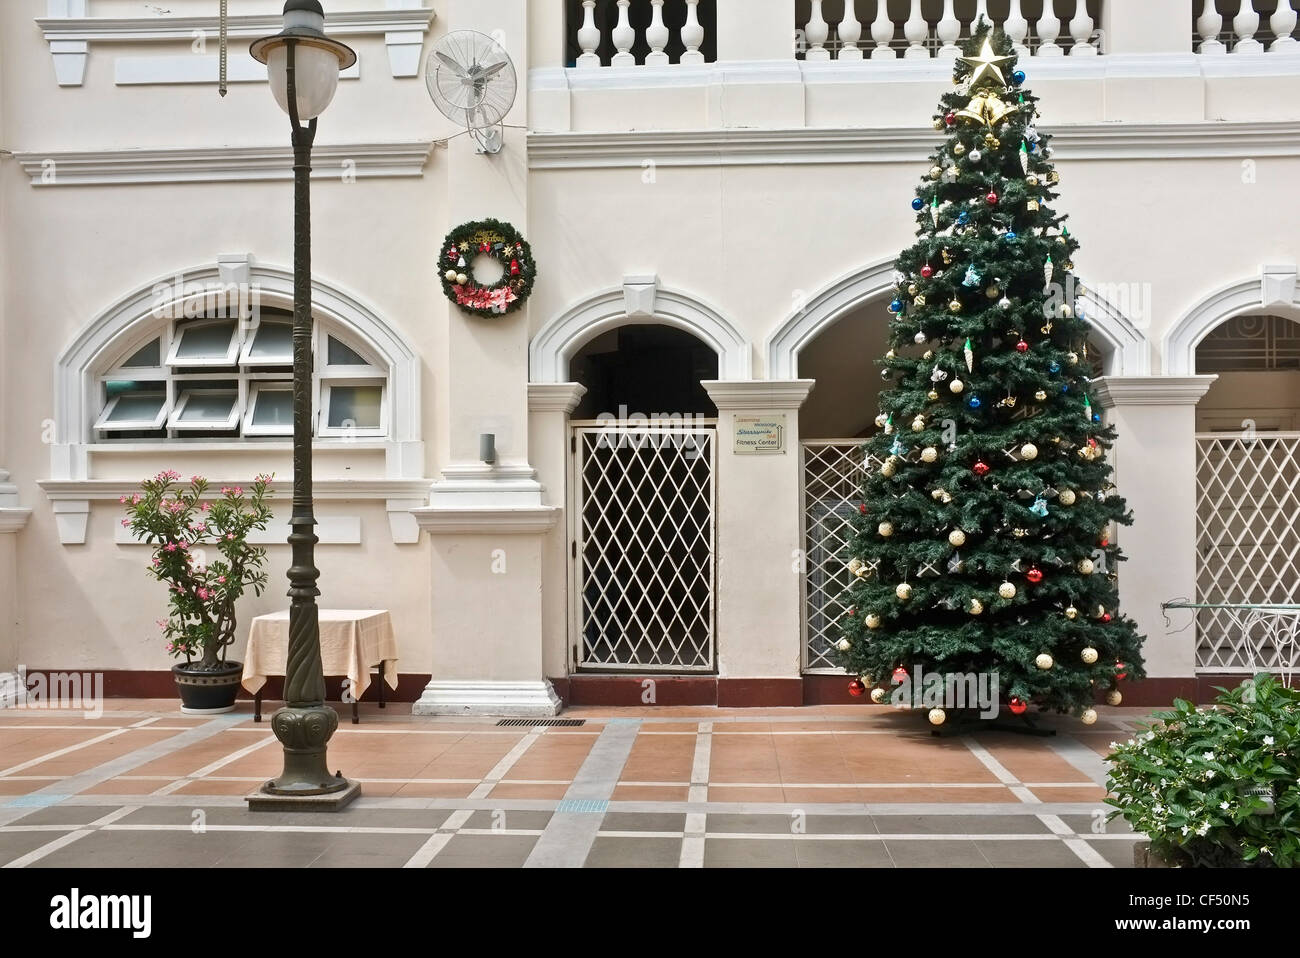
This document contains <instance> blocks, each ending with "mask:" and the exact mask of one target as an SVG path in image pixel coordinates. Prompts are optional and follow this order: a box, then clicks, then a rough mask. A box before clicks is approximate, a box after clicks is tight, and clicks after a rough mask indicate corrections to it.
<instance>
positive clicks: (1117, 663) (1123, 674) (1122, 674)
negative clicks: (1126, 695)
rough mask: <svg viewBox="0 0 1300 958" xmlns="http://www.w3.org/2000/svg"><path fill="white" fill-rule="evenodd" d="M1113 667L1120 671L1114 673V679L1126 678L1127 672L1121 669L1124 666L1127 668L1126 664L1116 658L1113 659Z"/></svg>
mask: <svg viewBox="0 0 1300 958" xmlns="http://www.w3.org/2000/svg"><path fill="white" fill-rule="evenodd" d="M1115 668H1117V669H1120V670H1121V671H1119V672H1116V673H1115V678H1116V679H1124V678H1128V673H1127V672H1125V671H1123V670H1124V669H1125V668H1127V666H1126V665H1125V664H1124V663H1123V662H1121V661H1119V660H1118V659H1116V660H1115Z"/></svg>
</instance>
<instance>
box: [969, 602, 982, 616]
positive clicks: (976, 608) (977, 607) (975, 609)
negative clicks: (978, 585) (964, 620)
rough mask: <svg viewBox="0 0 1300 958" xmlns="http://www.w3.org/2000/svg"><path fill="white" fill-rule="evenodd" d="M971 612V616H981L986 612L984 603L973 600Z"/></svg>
mask: <svg viewBox="0 0 1300 958" xmlns="http://www.w3.org/2000/svg"><path fill="white" fill-rule="evenodd" d="M969 611H970V614H971V615H979V614H980V613H981V612H983V611H984V603H983V602H981V601H980V600H979V599H971V600H970V610H969Z"/></svg>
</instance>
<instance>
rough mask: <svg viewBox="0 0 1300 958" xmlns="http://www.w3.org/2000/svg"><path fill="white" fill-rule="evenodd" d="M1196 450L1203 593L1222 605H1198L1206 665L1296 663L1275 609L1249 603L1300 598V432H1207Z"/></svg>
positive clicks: (1199, 654) (1200, 656)
mask: <svg viewBox="0 0 1300 958" xmlns="http://www.w3.org/2000/svg"><path fill="white" fill-rule="evenodd" d="M1196 451H1197V457H1196V493H1197V505H1196V519H1197V525H1196V562H1197V567H1196V594H1197V602H1198V603H1199V604H1204V605H1210V606H1220V607H1219V608H1201V609H1198V610H1197V613H1196V629H1197V649H1196V661H1197V668H1198V669H1200V670H1202V671H1211V672H1250V671H1253V670H1255V669H1259V668H1281V667H1283V666H1287V665H1291V666H1294V663H1289V662H1283V661H1282V659H1284V658H1287V659H1289V658H1290V657H1291V656H1293V655H1294V649H1293V646H1294V642H1293V641H1284V640H1283V639H1282V638H1281V633H1279V632H1278V631H1277V628H1276V626H1277V622H1275V621H1273V620H1274V619H1275V618H1276V617H1275V616H1274V617H1269V616H1261V615H1244V614H1243V609H1242V607H1243V605H1249V606H1258V605H1265V606H1277V605H1294V604H1295V603H1296V602H1297V600H1300V530H1298V529H1297V526H1296V522H1297V518H1300V433H1270V434H1267V435H1253V436H1250V435H1240V434H1238V435H1235V436H1225V435H1222V434H1218V435H1214V434H1209V435H1206V434H1202V435H1199V436H1197V439H1196ZM1283 631H1285V630H1283ZM1284 646H1287V648H1283V647H1284Z"/></svg>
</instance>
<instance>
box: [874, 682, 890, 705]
mask: <svg viewBox="0 0 1300 958" xmlns="http://www.w3.org/2000/svg"><path fill="white" fill-rule="evenodd" d="M886 694H887V693H886V692H885V690H884V689H882V688H881V687H880V686H876V687H875V688H874V689H872V690H871V701H872V702H874V703H875V704H876V705H879V704H880V703H881V702H883V701H885V696H886Z"/></svg>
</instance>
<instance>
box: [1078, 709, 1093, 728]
mask: <svg viewBox="0 0 1300 958" xmlns="http://www.w3.org/2000/svg"><path fill="white" fill-rule="evenodd" d="M1079 721H1080V722H1082V723H1083V724H1084V725H1093V724H1095V723H1096V721H1097V710H1096V709H1084V710H1083V714H1082V715H1080V716H1079Z"/></svg>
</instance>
